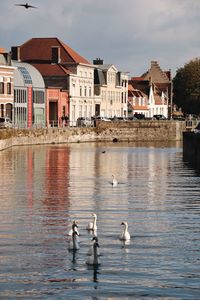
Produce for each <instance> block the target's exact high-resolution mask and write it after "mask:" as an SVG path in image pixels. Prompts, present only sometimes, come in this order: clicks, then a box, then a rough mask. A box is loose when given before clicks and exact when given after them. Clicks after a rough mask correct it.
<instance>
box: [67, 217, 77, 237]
mask: <svg viewBox="0 0 200 300" xmlns="http://www.w3.org/2000/svg"><path fill="white" fill-rule="evenodd" d="M77 228H78V224H77V223H76V221H75V220H74V221H73V223H72V229H70V231H69V233H68V235H70V236H72V234H73V232H74V231H76V232H77V234H78V235H79V232H78V229H77Z"/></svg>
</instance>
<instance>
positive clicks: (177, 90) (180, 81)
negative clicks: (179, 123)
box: [173, 58, 200, 114]
mask: <svg viewBox="0 0 200 300" xmlns="http://www.w3.org/2000/svg"><path fill="white" fill-rule="evenodd" d="M173 102H174V103H175V104H176V105H177V106H178V107H179V108H182V111H183V112H184V113H188V114H200V58H196V59H193V60H191V61H190V62H188V63H186V64H185V65H184V67H183V68H180V69H178V71H177V72H176V76H175V77H174V79H173Z"/></svg>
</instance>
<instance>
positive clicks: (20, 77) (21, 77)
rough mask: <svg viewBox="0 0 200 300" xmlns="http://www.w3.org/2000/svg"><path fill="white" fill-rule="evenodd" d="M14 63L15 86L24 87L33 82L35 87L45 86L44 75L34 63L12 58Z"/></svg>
mask: <svg viewBox="0 0 200 300" xmlns="http://www.w3.org/2000/svg"><path fill="white" fill-rule="evenodd" d="M12 65H13V66H14V67H16V69H15V70H14V85H15V86H18V87H24V86H28V85H30V84H31V85H32V86H33V88H38V89H43V88H44V87H45V86H44V80H43V78H42V75H41V74H40V72H39V71H38V70H37V69H36V68H34V67H33V66H32V65H30V64H28V63H24V62H18V61H16V60H12Z"/></svg>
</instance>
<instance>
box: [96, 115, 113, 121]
mask: <svg viewBox="0 0 200 300" xmlns="http://www.w3.org/2000/svg"><path fill="white" fill-rule="evenodd" d="M93 119H95V120H100V121H105V122H109V121H111V119H109V118H107V117H101V116H95V117H93Z"/></svg>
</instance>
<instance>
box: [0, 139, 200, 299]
mask: <svg viewBox="0 0 200 300" xmlns="http://www.w3.org/2000/svg"><path fill="white" fill-rule="evenodd" d="M113 174H114V175H115V176H116V178H117V179H118V182H119V184H118V186H117V187H112V185H111V180H112V175H113ZM0 207H1V209H0V299H200V177H199V174H198V173H197V172H196V171H195V170H194V169H192V168H191V167H190V166H189V165H188V164H187V163H184V162H183V159H182V148H181V145H175V144H173V145H168V144H166V145H163V144H148V145H145V144H143V145H142V144H140V145H137V144H119V143H116V144H114V143H113V144H93V143H86V144H78V143H77V144H71V145H51V146H43V145H40V146H30V147H14V148H10V149H7V150H5V151H2V152H0ZM92 213H96V214H97V226H98V229H97V234H98V240H99V245H100V248H99V249H100V253H101V256H100V260H101V264H100V265H99V266H98V267H93V266H88V265H87V264H86V260H87V252H88V249H89V248H90V246H91V237H92V234H91V233H89V232H88V231H87V230H86V226H87V224H88V223H89V222H90V221H92ZM73 220H76V221H77V223H78V226H79V227H78V230H79V234H80V235H79V242H80V249H79V250H77V251H74V252H73V251H71V250H69V249H68V246H69V236H68V231H69V230H70V228H71V224H72V222H73ZM123 221H127V222H128V224H129V232H130V234H131V240H130V242H129V243H123V242H122V241H120V240H119V235H120V234H121V232H122V230H123V226H122V225H121V223H122V222H123Z"/></svg>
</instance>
